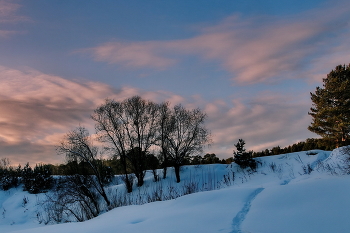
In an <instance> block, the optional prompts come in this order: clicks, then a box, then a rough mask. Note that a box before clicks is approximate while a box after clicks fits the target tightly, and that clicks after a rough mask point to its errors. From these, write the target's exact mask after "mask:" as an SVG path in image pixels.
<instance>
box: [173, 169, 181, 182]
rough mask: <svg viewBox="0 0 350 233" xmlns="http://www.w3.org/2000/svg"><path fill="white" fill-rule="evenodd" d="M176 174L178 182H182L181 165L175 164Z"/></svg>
mask: <svg viewBox="0 0 350 233" xmlns="http://www.w3.org/2000/svg"><path fill="white" fill-rule="evenodd" d="M174 168H175V176H176V183H180V166H179V165H175V166H174Z"/></svg>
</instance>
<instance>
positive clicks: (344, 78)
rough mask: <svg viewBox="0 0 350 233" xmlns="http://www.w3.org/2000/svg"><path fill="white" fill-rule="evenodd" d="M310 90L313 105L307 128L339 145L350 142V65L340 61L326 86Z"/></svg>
mask: <svg viewBox="0 0 350 233" xmlns="http://www.w3.org/2000/svg"><path fill="white" fill-rule="evenodd" d="M310 94H311V100H312V102H313V107H311V108H310V110H311V111H310V112H309V115H311V116H312V118H313V119H312V123H311V125H310V126H309V127H308V129H309V130H310V131H312V132H314V133H316V134H318V135H320V136H321V137H322V138H323V139H325V140H329V141H332V142H334V143H335V144H336V146H337V147H338V146H343V145H347V144H348V143H349V133H350V65H348V66H346V65H338V66H337V67H336V68H335V70H332V71H331V72H330V73H329V74H328V75H327V78H325V79H323V88H322V87H317V88H316V91H315V93H310Z"/></svg>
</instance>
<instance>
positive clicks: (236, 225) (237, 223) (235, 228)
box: [231, 188, 264, 233]
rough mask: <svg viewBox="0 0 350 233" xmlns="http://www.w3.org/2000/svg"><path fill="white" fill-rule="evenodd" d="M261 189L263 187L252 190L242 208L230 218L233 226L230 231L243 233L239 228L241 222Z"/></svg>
mask: <svg viewBox="0 0 350 233" xmlns="http://www.w3.org/2000/svg"><path fill="white" fill-rule="evenodd" d="M263 190H264V188H258V189H256V190H254V192H253V193H252V194H250V195H249V197H248V199H247V201H246V203H245V204H244V206H243V208H242V209H241V211H239V212H238V213H237V215H236V216H235V217H234V218H233V220H232V228H233V230H232V231H231V233H243V232H242V230H241V225H242V222H243V221H244V219H245V218H246V216H247V214H248V212H249V210H250V207H251V205H252V202H253V200H254V199H255V198H256V196H257V195H258V194H259V193H261V192H262V191H263Z"/></svg>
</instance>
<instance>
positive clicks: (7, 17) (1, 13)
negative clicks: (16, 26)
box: [0, 0, 28, 23]
mask: <svg viewBox="0 0 350 233" xmlns="http://www.w3.org/2000/svg"><path fill="white" fill-rule="evenodd" d="M20 8H21V5H20V4H18V3H15V1H13V0H0V23H17V22H20V21H26V20H28V18H27V17H25V16H22V15H18V14H17V12H18V10H19V9H20Z"/></svg>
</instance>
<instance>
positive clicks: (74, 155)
mask: <svg viewBox="0 0 350 233" xmlns="http://www.w3.org/2000/svg"><path fill="white" fill-rule="evenodd" d="M57 151H58V153H60V154H65V155H66V158H67V160H68V161H70V162H75V163H76V164H79V163H82V162H83V163H85V164H87V166H88V167H89V170H90V171H91V172H92V174H93V176H88V174H85V175H86V176H85V177H84V178H81V177H80V175H81V174H77V175H78V176H77V177H74V179H73V178H72V180H76V181H81V180H82V179H85V180H88V181H86V182H85V183H84V182H78V183H77V185H78V186H79V187H80V188H79V189H77V190H80V191H81V192H80V194H81V195H83V196H85V197H88V199H89V200H90V201H92V202H93V203H95V202H96V200H95V195H94V194H92V193H94V191H91V189H94V190H95V191H96V192H97V193H98V194H99V195H100V196H101V197H102V198H103V199H104V201H105V202H106V204H107V206H108V207H109V206H110V204H111V203H110V201H109V199H108V196H107V194H106V192H105V189H104V185H103V175H102V174H101V170H102V168H101V161H100V160H98V148H97V147H95V146H93V142H92V139H91V136H90V134H89V132H88V130H87V129H86V128H84V127H78V128H76V129H75V130H73V131H70V132H69V133H67V135H66V136H65V138H64V140H63V141H62V142H61V144H60V145H59V146H58V147H57ZM86 183H89V186H88V187H87V185H86ZM77 195H78V194H77ZM94 205H95V206H97V203H95V204H94Z"/></svg>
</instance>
